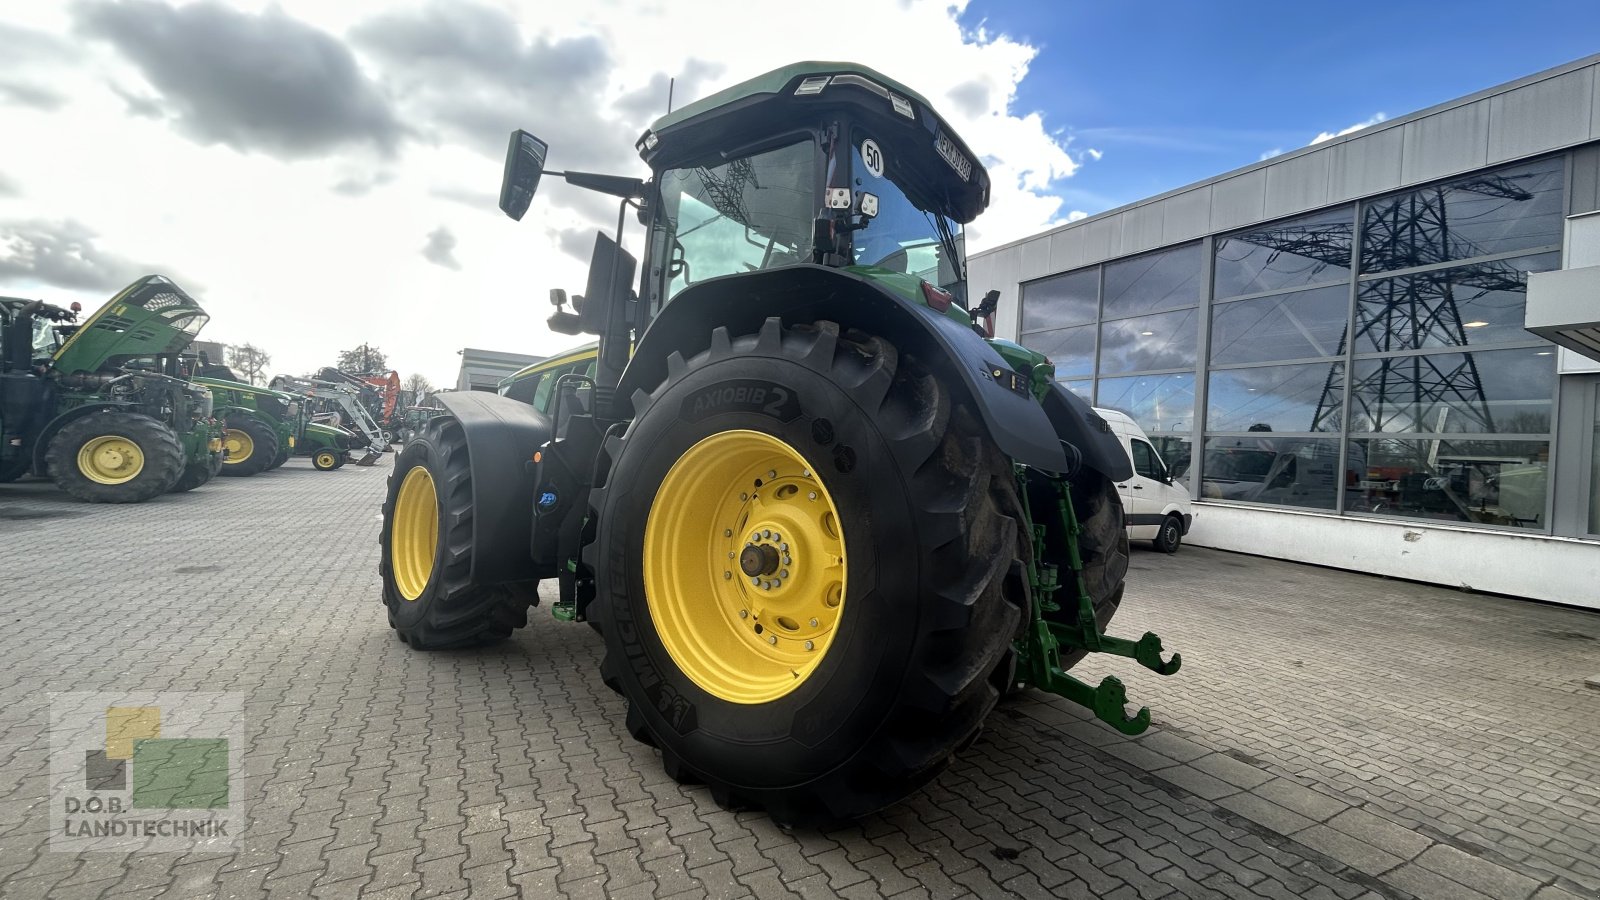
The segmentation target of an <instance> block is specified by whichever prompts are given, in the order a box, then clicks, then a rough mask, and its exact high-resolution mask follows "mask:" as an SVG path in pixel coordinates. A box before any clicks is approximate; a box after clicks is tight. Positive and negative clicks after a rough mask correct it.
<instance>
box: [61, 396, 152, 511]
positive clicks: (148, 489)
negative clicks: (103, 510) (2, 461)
mask: <svg viewBox="0 0 1600 900" xmlns="http://www.w3.org/2000/svg"><path fill="white" fill-rule="evenodd" d="M45 463H46V465H47V467H48V468H49V470H50V477H51V478H53V479H54V480H55V483H56V486H57V487H59V488H61V489H62V490H63V491H66V492H67V493H68V494H69V495H71V496H73V497H76V498H77V499H79V500H85V501H88V502H90V503H143V502H144V501H146V500H149V499H150V498H151V497H156V496H159V495H161V494H165V493H166V492H167V491H169V490H171V489H172V486H173V485H174V484H177V482H178V478H179V477H180V476H182V474H183V445H182V444H180V443H179V442H178V435H177V434H176V433H175V432H174V431H173V430H172V429H171V428H168V427H167V426H166V425H165V424H163V423H162V422H158V421H157V420H155V419H152V418H150V417H149V416H143V415H139V414H137V413H126V412H97V413H91V414H89V415H87V416H84V417H83V418H81V419H75V420H73V421H71V422H68V423H67V424H66V425H64V426H62V428H61V430H60V431H58V432H56V434H55V437H52V438H51V439H50V447H49V449H48V450H46V452H45Z"/></svg>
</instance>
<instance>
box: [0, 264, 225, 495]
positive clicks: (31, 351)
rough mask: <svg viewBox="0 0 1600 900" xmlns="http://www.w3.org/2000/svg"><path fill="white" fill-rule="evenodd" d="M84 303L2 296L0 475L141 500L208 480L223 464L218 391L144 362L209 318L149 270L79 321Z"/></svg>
mask: <svg viewBox="0 0 1600 900" xmlns="http://www.w3.org/2000/svg"><path fill="white" fill-rule="evenodd" d="M77 314H78V308H77V304H76V303H74V304H73V305H72V307H71V308H68V309H63V308H61V307H57V306H52V305H50V304H48V303H45V302H44V301H42V300H32V301H30V300H20V299H14V298H0V335H3V338H4V342H3V348H0V353H3V356H0V481H12V480H15V479H16V478H19V477H21V476H22V475H24V474H27V473H29V472H33V473H34V474H37V475H47V476H49V477H50V478H52V479H54V480H55V483H56V484H57V486H59V487H60V488H61V489H62V490H64V491H66V492H67V493H68V494H70V495H71V496H73V497H75V498H77V499H79V500H86V501H89V502H91V503H139V502H143V501H145V500H149V499H150V498H151V497H154V496H156V495H158V494H164V493H166V492H168V491H187V490H191V489H193V488H196V487H199V486H200V485H202V484H205V483H206V482H207V481H210V480H211V478H212V476H214V475H215V474H216V472H217V470H218V468H220V467H221V465H222V434H221V428H220V426H219V425H218V423H217V422H216V421H215V420H214V419H213V418H212V398H211V393H210V391H208V390H207V389H206V388H204V387H202V386H200V385H196V384H193V383H190V382H188V381H186V380H185V379H183V378H181V377H175V376H173V375H170V374H165V373H163V372H160V371H158V370H157V369H156V367H154V366H151V365H149V364H148V360H149V359H150V358H154V357H159V356H163V355H172V354H177V353H179V352H180V351H182V349H183V348H184V347H186V346H188V345H189V343H190V342H191V341H193V340H194V337H195V335H196V334H197V333H198V332H199V331H200V328H201V327H202V326H203V325H204V324H205V322H206V319H207V316H206V313H205V310H203V309H201V308H200V305H199V304H198V303H196V302H195V301H194V300H193V299H192V298H190V297H189V295H188V294H185V293H184V292H183V291H182V289H180V288H179V287H178V286H177V285H175V284H173V283H172V282H171V281H168V280H167V279H165V278H163V277H161V276H159V275H147V276H145V277H144V278H141V279H139V280H138V281H136V282H134V283H133V284H131V285H129V286H128V287H126V288H124V289H123V290H122V291H121V292H120V293H118V294H117V295H116V296H115V297H113V298H112V299H111V300H110V302H108V303H106V304H105V305H104V306H102V307H101V308H100V309H99V310H98V311H97V312H95V314H94V315H92V316H90V317H89V319H88V321H87V322H84V323H83V324H82V325H78V324H75V323H76V321H77Z"/></svg>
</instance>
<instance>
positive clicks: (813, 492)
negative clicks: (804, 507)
mask: <svg viewBox="0 0 1600 900" xmlns="http://www.w3.org/2000/svg"><path fill="white" fill-rule="evenodd" d="M806 496H807V497H808V498H809V499H811V500H815V499H817V492H816V491H812V492H811V493H809V494H807V495H806Z"/></svg>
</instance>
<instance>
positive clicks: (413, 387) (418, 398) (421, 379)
mask: <svg viewBox="0 0 1600 900" xmlns="http://www.w3.org/2000/svg"><path fill="white" fill-rule="evenodd" d="M401 387H402V388H404V389H405V390H407V391H409V392H410V393H411V396H412V397H413V398H415V399H413V400H412V401H411V402H412V403H421V402H422V399H423V398H424V397H426V396H428V395H429V394H431V393H433V392H434V386H433V382H431V381H429V380H428V378H427V376H426V375H418V374H415V373H413V374H411V375H407V376H406V380H405V381H404V382H402V383H401Z"/></svg>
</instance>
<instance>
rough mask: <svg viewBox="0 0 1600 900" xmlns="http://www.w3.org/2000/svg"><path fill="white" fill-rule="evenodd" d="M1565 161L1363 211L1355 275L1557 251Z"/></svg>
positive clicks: (1373, 203) (1465, 181) (1496, 172)
mask: <svg viewBox="0 0 1600 900" xmlns="http://www.w3.org/2000/svg"><path fill="white" fill-rule="evenodd" d="M1564 182H1565V161H1564V160H1563V159H1562V157H1559V156H1554V157H1550V158H1548V159H1542V160H1539V161H1537V162H1532V163H1523V164H1521V165H1516V166H1508V167H1505V168H1501V169H1493V170H1489V171H1484V172H1476V173H1474V174H1471V175H1467V176H1464V177H1461V178H1456V179H1453V180H1451V181H1446V182H1444V183H1442V184H1435V185H1429V186H1428V187H1424V188H1418V189H1415V190H1410V191H1402V192H1400V193H1397V194H1391V195H1389V196H1387V197H1380V198H1377V199H1375V200H1368V201H1366V202H1364V203H1363V204H1362V215H1361V271H1363V272H1387V271H1395V270H1398V269H1411V268H1416V267H1418V266H1428V265H1436V264H1438V263H1443V262H1449V261H1452V260H1464V259H1474V258H1477V257H1481V256H1494V255H1496V254H1502V253H1507V252H1510V251H1518V250H1532V249H1534V248H1549V249H1554V248H1557V247H1559V246H1560V245H1561V229H1562V220H1563V216H1562V208H1563V205H1564V204H1563V189H1564V187H1565V184H1564Z"/></svg>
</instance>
